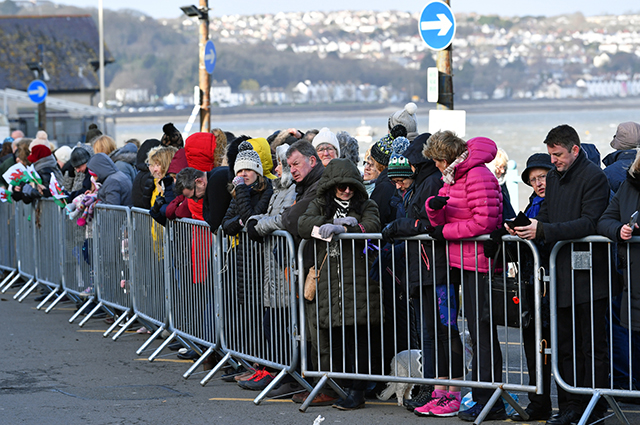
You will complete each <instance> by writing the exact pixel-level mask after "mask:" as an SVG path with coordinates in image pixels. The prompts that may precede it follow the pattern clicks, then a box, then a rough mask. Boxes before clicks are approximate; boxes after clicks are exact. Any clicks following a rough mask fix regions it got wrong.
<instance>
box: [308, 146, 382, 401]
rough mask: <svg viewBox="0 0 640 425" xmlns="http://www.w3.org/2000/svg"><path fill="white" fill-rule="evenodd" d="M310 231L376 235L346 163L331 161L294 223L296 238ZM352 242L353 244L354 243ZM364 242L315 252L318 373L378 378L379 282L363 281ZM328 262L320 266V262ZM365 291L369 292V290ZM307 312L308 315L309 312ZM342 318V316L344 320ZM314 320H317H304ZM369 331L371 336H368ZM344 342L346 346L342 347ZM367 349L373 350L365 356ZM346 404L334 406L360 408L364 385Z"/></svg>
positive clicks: (374, 212)
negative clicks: (313, 195) (305, 208)
mask: <svg viewBox="0 0 640 425" xmlns="http://www.w3.org/2000/svg"><path fill="white" fill-rule="evenodd" d="M314 227H318V228H319V233H320V236H321V237H322V238H324V239H327V238H330V237H333V235H337V234H341V233H377V232H379V231H380V217H379V215H378V208H377V205H376V203H375V202H374V201H372V200H370V199H368V196H367V191H366V189H365V187H364V184H363V183H362V176H361V175H360V172H359V171H358V169H357V168H356V166H355V165H354V164H353V162H352V161H350V160H348V159H342V158H337V159H333V160H332V161H331V162H329V164H328V165H327V167H326V169H325V171H324V173H323V175H322V177H321V178H320V180H319V182H318V188H317V192H316V197H315V199H314V200H313V201H311V204H309V208H307V211H306V212H305V213H304V214H303V215H302V217H300V220H299V221H298V230H299V232H300V236H301V237H302V238H305V239H309V238H311V234H312V231H313V229H314ZM352 242H353V243H352ZM365 246H366V241H365V240H362V239H359V240H354V241H345V243H341V242H340V241H330V242H328V243H324V242H321V243H318V244H317V247H316V250H317V254H316V266H315V267H316V270H318V271H319V273H320V277H319V279H317V297H315V300H314V302H315V303H317V309H318V316H317V327H318V329H317V332H318V334H319V337H318V351H319V353H320V370H321V371H330V370H332V369H331V366H332V365H333V371H341V369H342V364H343V360H344V365H345V370H344V372H346V373H354V374H355V373H359V374H369V373H374V374H375V373H379V372H380V371H378V370H376V369H377V368H378V367H379V361H375V360H372V361H371V365H372V369H374V370H368V365H369V364H370V363H369V359H370V355H371V356H375V355H376V354H375V353H377V352H379V351H380V349H381V347H380V346H379V344H380V343H379V341H377V338H376V337H377V335H379V334H380V333H379V329H378V330H376V328H377V327H379V326H380V325H381V318H380V316H381V313H380V290H379V285H378V284H377V282H374V281H372V280H369V279H367V264H366V261H365V258H364V254H362V253H363V252H364V248H365ZM325 256H326V261H325V264H324V265H323V266H321V263H322V262H323V260H322V259H323V258H325ZM367 285H368V287H367ZM307 311H309V309H307ZM343 312H344V315H343ZM307 320H309V321H311V320H314V321H315V320H316V317H307ZM369 328H370V329H371V334H369ZM343 341H344V344H343ZM369 347H370V349H371V350H369ZM346 384H347V386H348V388H347V395H348V396H347V398H346V399H340V400H338V401H336V402H335V403H334V407H337V408H338V409H341V410H352V409H358V408H361V407H364V404H365V397H364V395H365V389H366V388H367V385H368V382H367V381H361V380H353V381H352V382H351V383H346Z"/></svg>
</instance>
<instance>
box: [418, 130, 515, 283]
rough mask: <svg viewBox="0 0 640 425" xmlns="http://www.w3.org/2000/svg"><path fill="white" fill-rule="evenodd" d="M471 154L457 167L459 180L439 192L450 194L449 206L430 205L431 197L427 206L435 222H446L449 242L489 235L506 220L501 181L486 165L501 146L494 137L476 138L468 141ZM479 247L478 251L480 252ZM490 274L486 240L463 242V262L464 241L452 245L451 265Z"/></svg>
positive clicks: (431, 218)
mask: <svg viewBox="0 0 640 425" xmlns="http://www.w3.org/2000/svg"><path fill="white" fill-rule="evenodd" d="M467 149H468V150H469V155H468V157H467V159H466V160H464V161H463V162H461V163H460V164H458V166H457V167H456V169H455V183H454V184H452V185H450V184H448V183H445V184H444V186H443V187H442V188H441V189H440V191H439V192H438V195H440V196H448V197H449V200H448V201H447V205H445V207H444V208H442V209H441V210H433V209H431V208H429V199H431V198H432V197H431V198H429V199H427V201H426V203H425V208H426V210H427V214H428V216H429V220H430V221H431V224H432V225H434V226H439V225H444V227H443V229H442V234H443V236H444V237H445V239H447V240H448V241H455V240H459V239H465V238H472V237H475V236H479V235H485V234H489V233H491V232H492V231H494V230H496V229H497V228H499V227H500V225H501V221H502V192H501V190H500V185H499V184H498V180H497V179H496V178H495V176H494V175H493V173H492V172H491V171H489V169H488V168H487V166H486V165H485V164H486V163H488V162H491V161H492V160H493V158H495V156H496V152H497V151H498V148H497V146H496V144H495V143H494V142H493V140H491V139H487V138H486V137H475V138H473V139H471V140H469V141H468V142H467ZM476 249H477V253H476ZM476 262H477V263H478V264H477V268H478V271H479V272H481V273H487V272H488V271H489V261H488V260H487V258H486V257H485V256H484V249H483V246H482V243H479V244H477V248H476V244H475V243H474V242H463V243H462V262H461V259H460V243H459V242H451V243H450V244H449V265H450V266H451V267H457V268H461V267H462V268H463V269H464V270H475V269H476Z"/></svg>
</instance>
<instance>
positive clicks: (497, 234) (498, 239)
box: [482, 227, 508, 258]
mask: <svg viewBox="0 0 640 425" xmlns="http://www.w3.org/2000/svg"><path fill="white" fill-rule="evenodd" d="M506 234H508V232H507V229H505V228H504V227H500V228H499V229H497V230H494V231H493V232H491V234H490V235H489V237H490V238H491V240H488V241H484V243H483V244H482V246H483V248H484V256H485V257H487V258H493V257H495V256H496V254H497V253H498V250H499V249H500V247H501V246H502V237H503V236H504V235H506Z"/></svg>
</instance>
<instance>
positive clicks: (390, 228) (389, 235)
mask: <svg viewBox="0 0 640 425" xmlns="http://www.w3.org/2000/svg"><path fill="white" fill-rule="evenodd" d="M395 236H396V222H395V221H392V222H391V223H389V224H387V225H386V227H385V228H384V229H382V240H383V241H384V242H386V243H390V244H393V243H394V242H395V239H394V237H395Z"/></svg>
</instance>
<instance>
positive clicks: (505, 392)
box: [502, 390, 529, 421]
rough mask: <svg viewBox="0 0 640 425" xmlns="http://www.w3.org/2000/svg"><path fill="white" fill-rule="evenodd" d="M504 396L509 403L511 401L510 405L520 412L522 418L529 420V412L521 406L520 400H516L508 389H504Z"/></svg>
mask: <svg viewBox="0 0 640 425" xmlns="http://www.w3.org/2000/svg"><path fill="white" fill-rule="evenodd" d="M502 398H504V399H505V401H506V402H507V403H509V405H510V406H511V407H513V409H514V410H515V411H516V412H518V414H519V415H520V417H521V418H522V419H524V420H525V421H528V420H529V415H528V414H527V412H525V411H524V409H523V408H522V406H520V405H519V404H518V402H517V401H515V400H514V399H513V397H511V394H509V393H508V392H507V391H504V390H503V391H502Z"/></svg>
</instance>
